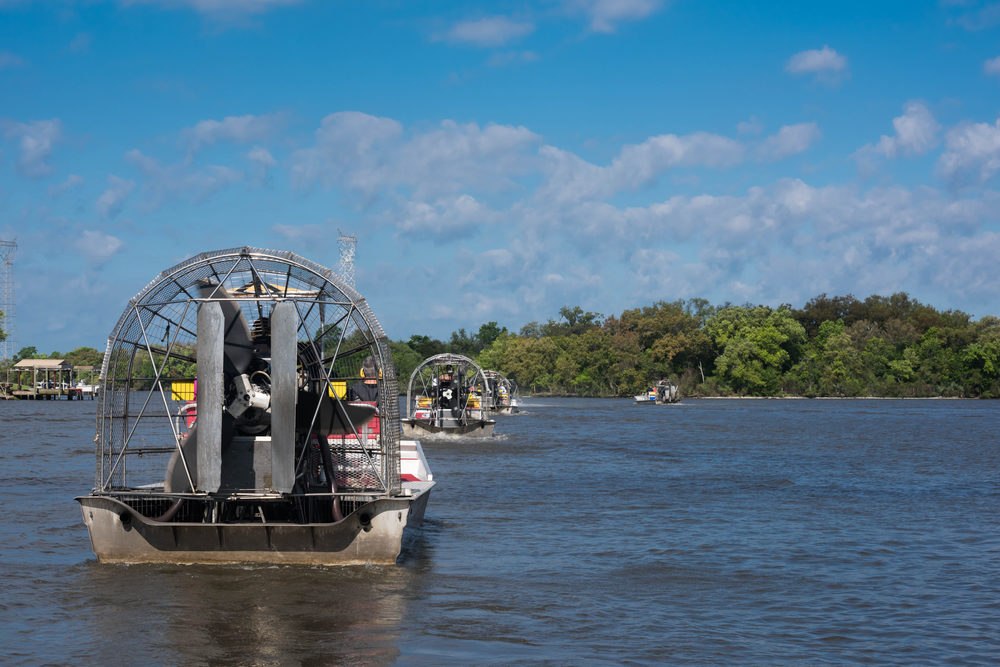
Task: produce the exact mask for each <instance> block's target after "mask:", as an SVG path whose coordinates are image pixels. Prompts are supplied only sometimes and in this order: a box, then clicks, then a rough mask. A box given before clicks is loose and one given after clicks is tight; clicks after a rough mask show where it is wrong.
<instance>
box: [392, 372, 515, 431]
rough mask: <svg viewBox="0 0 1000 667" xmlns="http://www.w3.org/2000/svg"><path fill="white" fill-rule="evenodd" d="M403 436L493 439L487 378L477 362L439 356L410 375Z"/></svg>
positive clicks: (403, 421)
mask: <svg viewBox="0 0 1000 667" xmlns="http://www.w3.org/2000/svg"><path fill="white" fill-rule="evenodd" d="M402 426H403V435H404V436H407V437H419V436H421V435H462V436H491V435H493V428H494V427H495V426H496V420H495V419H491V418H490V394H489V384H488V382H487V379H486V374H485V373H484V372H483V369H482V368H480V367H479V365H478V364H476V362H474V361H473V360H472V359H469V358H468V357H464V356H462V355H460V354H449V353H445V354H437V355H434V356H432V357H428V358H427V359H424V360H423V362H421V364H420V365H419V366H417V367H416V368H415V369H414V370H413V374H412V375H410V384H409V386H408V387H407V390H406V418H405V419H403V420H402Z"/></svg>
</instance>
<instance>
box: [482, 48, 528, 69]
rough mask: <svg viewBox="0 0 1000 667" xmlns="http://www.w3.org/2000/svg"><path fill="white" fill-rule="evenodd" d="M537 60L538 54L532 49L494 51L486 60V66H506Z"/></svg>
mask: <svg viewBox="0 0 1000 667" xmlns="http://www.w3.org/2000/svg"><path fill="white" fill-rule="evenodd" d="M537 61H538V54H537V53H535V52H534V51H507V52H504V53H494V54H493V55H492V56H490V59H489V60H488V61H486V66H487V67H507V66H508V65H515V64H519V63H533V62H537Z"/></svg>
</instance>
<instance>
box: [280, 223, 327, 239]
mask: <svg viewBox="0 0 1000 667" xmlns="http://www.w3.org/2000/svg"><path fill="white" fill-rule="evenodd" d="M271 231H273V232H274V233H275V234H277V235H278V236H280V237H281V238H282V239H284V240H285V241H291V242H306V243H317V242H320V241H323V240H324V239H327V238H329V236H330V227H329V226H324V225H314V224H308V225H285V224H282V223H278V224H275V225H274V226H272V227H271Z"/></svg>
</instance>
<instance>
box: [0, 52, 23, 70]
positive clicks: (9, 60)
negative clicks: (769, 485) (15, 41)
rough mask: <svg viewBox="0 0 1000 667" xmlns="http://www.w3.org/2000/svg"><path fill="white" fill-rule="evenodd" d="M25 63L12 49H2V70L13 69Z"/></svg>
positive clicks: (0, 56) (0, 59)
mask: <svg viewBox="0 0 1000 667" xmlns="http://www.w3.org/2000/svg"><path fill="white" fill-rule="evenodd" d="M22 65H24V59H23V58H21V56H19V55H17V54H16V53H11V52H10V51H0V70H2V69H13V68H15V67H21V66H22Z"/></svg>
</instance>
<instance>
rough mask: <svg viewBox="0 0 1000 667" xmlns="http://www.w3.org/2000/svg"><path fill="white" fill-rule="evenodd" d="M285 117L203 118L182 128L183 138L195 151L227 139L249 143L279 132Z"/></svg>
mask: <svg viewBox="0 0 1000 667" xmlns="http://www.w3.org/2000/svg"><path fill="white" fill-rule="evenodd" d="M283 124H284V119H283V117H282V116H281V115H279V114H267V115H263V116H253V115H246V116H226V117H225V118H223V119H222V120H203V121H201V122H199V123H197V124H195V125H194V126H193V127H188V128H185V129H183V130H181V138H182V139H183V141H184V142H185V143H186V144H187V145H188V149H189V150H190V151H191V152H192V153H194V152H197V151H199V150H201V149H202V148H205V147H207V146H211V145H212V144H215V143H218V142H221V141H227V142H232V143H235V144H248V143H253V142H255V141H261V140H264V139H267V138H268V137H270V136H272V135H273V134H275V133H276V132H278V131H279V130H280V129H281V127H282V125H283Z"/></svg>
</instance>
